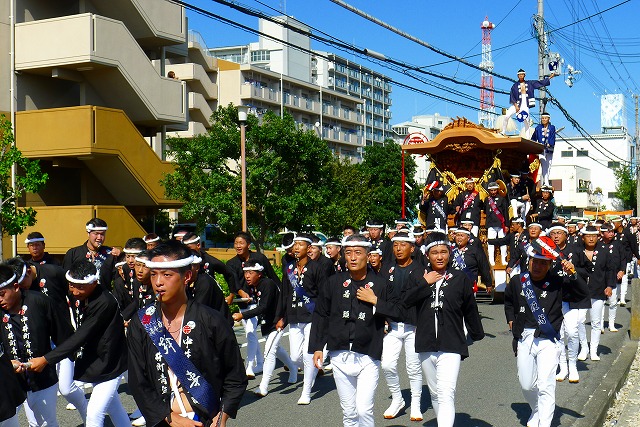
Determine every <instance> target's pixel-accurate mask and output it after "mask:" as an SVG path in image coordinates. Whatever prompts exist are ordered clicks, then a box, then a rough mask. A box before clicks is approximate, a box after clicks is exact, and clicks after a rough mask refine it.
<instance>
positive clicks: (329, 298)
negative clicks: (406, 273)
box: [309, 271, 394, 360]
mask: <svg viewBox="0 0 640 427" xmlns="http://www.w3.org/2000/svg"><path fill="white" fill-rule="evenodd" d="M367 286H368V287H369V288H371V289H373V292H374V293H375V294H376V296H377V297H378V303H377V304H376V305H375V307H374V306H373V304H370V303H368V302H363V301H360V300H358V299H357V298H356V292H357V290H358V288H361V287H367ZM390 292H391V289H390V287H389V285H388V283H387V282H386V281H385V280H384V279H383V278H382V277H380V276H378V275H376V274H375V273H374V272H373V271H367V275H366V276H365V278H364V279H363V280H357V281H356V280H353V279H352V278H351V274H349V273H342V274H336V275H333V276H331V277H330V278H329V280H328V281H327V282H326V284H325V286H324V287H323V289H322V291H321V292H320V296H319V297H318V301H317V304H316V309H315V311H314V312H313V321H312V322H311V334H310V338H309V353H313V352H315V351H322V349H323V348H324V346H325V344H326V346H327V349H328V350H329V351H334V350H349V349H351V350H352V351H354V352H357V353H361V354H366V355H368V356H370V357H371V358H372V359H375V360H380V358H381V357H382V339H383V338H384V324H385V318H386V317H388V316H390V315H392V314H393V312H394V307H393V304H392V303H390V302H389V301H388V296H389V293H390Z"/></svg>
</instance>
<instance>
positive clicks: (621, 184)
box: [613, 166, 637, 209]
mask: <svg viewBox="0 0 640 427" xmlns="http://www.w3.org/2000/svg"><path fill="white" fill-rule="evenodd" d="M613 173H614V175H615V177H616V198H617V199H618V200H620V206H618V208H620V209H635V208H636V189H637V185H636V177H635V176H634V175H633V172H632V170H631V168H630V167H625V166H620V167H619V168H617V169H614V171H613Z"/></svg>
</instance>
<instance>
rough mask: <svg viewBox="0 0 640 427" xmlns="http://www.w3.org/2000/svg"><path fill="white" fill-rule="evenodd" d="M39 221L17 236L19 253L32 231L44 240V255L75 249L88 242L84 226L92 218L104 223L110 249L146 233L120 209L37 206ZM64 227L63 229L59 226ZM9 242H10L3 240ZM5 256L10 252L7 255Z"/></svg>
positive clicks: (110, 207) (114, 207) (93, 206)
mask: <svg viewBox="0 0 640 427" xmlns="http://www.w3.org/2000/svg"><path fill="white" fill-rule="evenodd" d="M35 209H36V211H37V218H38V222H37V224H36V225H34V226H33V227H27V228H26V230H25V231H24V232H23V233H22V234H20V235H19V236H18V251H19V252H22V251H23V248H24V246H23V242H24V240H25V239H26V237H27V235H28V234H29V233H31V232H32V231H39V232H41V233H42V234H44V235H45V236H46V238H47V252H49V253H51V254H65V253H66V252H67V250H68V249H69V248H72V247H74V246H78V245H80V244H82V242H84V241H85V240H87V232H86V231H85V229H84V224H85V223H86V222H87V221H88V220H90V219H91V218H93V217H97V218H101V219H104V220H105V221H107V224H108V225H109V230H108V231H107V240H106V244H107V245H109V246H121V247H122V246H124V244H125V242H126V241H127V239H129V238H130V237H132V236H139V237H142V236H144V235H145V234H146V231H145V230H144V228H142V227H141V226H140V224H139V223H138V221H136V219H135V218H134V217H133V216H132V215H131V213H130V212H129V211H128V210H127V209H126V208H125V207H123V206H105V205H85V206H39V207H36V208H35ZM63 224H66V226H62V225H63ZM4 241H11V239H3V243H4ZM5 253H11V252H10V250H9V252H5Z"/></svg>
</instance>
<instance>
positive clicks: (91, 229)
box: [87, 224, 107, 233]
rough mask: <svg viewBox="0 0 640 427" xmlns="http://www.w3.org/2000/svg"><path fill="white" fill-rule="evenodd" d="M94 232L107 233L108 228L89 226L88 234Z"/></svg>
mask: <svg viewBox="0 0 640 427" xmlns="http://www.w3.org/2000/svg"><path fill="white" fill-rule="evenodd" d="M92 231H107V227H97V226H95V225H93V224H89V225H87V233H91V232H92Z"/></svg>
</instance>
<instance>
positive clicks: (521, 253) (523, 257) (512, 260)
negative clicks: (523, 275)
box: [507, 230, 531, 271]
mask: <svg viewBox="0 0 640 427" xmlns="http://www.w3.org/2000/svg"><path fill="white" fill-rule="evenodd" d="M530 241H531V237H529V233H528V232H527V231H526V230H525V231H523V232H522V233H520V237H518V239H517V240H516V241H515V247H514V248H513V252H509V254H510V255H509V262H508V263H507V267H509V268H513V267H515V266H516V265H519V266H520V271H523V270H525V269H526V268H528V266H527V262H528V261H529V255H527V245H529V242H530Z"/></svg>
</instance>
